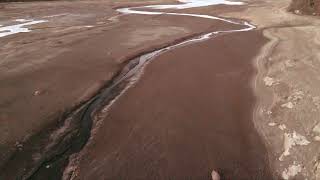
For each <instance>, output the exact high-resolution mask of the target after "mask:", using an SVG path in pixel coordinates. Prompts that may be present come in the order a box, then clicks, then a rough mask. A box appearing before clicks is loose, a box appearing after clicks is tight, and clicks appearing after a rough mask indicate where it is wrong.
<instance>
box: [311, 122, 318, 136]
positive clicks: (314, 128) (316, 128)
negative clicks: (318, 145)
mask: <svg viewBox="0 0 320 180" xmlns="http://www.w3.org/2000/svg"><path fill="white" fill-rule="evenodd" d="M312 132H314V133H316V134H318V135H320V123H318V124H317V125H315V126H314V127H313V129H312Z"/></svg>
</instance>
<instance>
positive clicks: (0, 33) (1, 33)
mask: <svg viewBox="0 0 320 180" xmlns="http://www.w3.org/2000/svg"><path fill="white" fill-rule="evenodd" d="M15 21H17V22H23V21H24V22H25V23H21V24H16V25H11V26H2V27H0V37H5V36H9V35H12V34H17V33H21V32H30V31H31V30H30V29H29V28H27V27H26V26H30V25H34V24H40V23H44V22H47V20H37V21H36V20H25V19H16V20H15ZM26 21H29V22H26Z"/></svg>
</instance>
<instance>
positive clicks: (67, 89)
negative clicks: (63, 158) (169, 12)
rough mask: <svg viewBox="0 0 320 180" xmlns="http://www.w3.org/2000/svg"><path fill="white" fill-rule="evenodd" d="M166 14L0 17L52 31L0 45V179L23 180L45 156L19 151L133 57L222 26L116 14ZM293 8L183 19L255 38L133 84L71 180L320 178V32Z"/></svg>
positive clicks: (275, 4)
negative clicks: (214, 175)
mask: <svg viewBox="0 0 320 180" xmlns="http://www.w3.org/2000/svg"><path fill="white" fill-rule="evenodd" d="M168 2H172V1H169V0H168V1H164V0H159V1H138V0H135V1H130V2H128V1H115V0H106V1H72V2H69V1H56V2H28V3H2V4H1V5H0V24H12V23H14V20H15V19H28V18H33V19H37V20H38V19H44V20H48V22H46V23H41V24H37V25H33V26H32V30H33V31H32V32H29V33H19V34H16V35H12V36H7V37H2V38H0V179H1V178H5V179H16V178H21V177H26V174H28V173H29V172H28V168H30V167H29V166H30V164H32V163H33V162H37V161H38V159H39V157H42V155H43V154H44V153H45V152H42V151H39V152H38V151H37V150H34V149H32V150H30V151H29V149H27V148H25V147H30V146H32V145H33V142H35V141H37V143H39V142H40V143H41V144H46V143H48V142H47V139H41V138H40V140H37V137H42V136H40V135H39V134H49V135H50V133H51V132H52V131H53V130H54V129H55V127H57V126H59V124H61V123H62V121H63V120H64V115H65V114H66V112H68V111H70V110H72V109H73V108H74V107H76V106H78V105H81V104H82V103H83V102H85V101H87V100H88V99H90V98H91V97H92V96H93V95H94V94H96V93H97V92H98V91H99V89H100V88H101V87H103V86H105V85H106V84H107V83H108V82H110V80H111V79H112V78H113V77H114V76H115V75H116V74H117V72H118V71H119V70H121V69H122V67H123V66H124V64H126V62H127V60H130V59H131V57H134V56H136V55H138V54H141V53H143V52H146V51H151V50H153V49H157V48H159V47H163V46H166V45H168V44H171V43H173V42H176V41H179V40H181V39H183V38H187V37H190V36H194V35H196V34H199V33H203V32H208V31H214V30H218V29H219V30H222V29H229V28H230V27H231V26H229V25H228V26H226V25H225V24H224V23H222V22H219V21H209V20H204V19H199V18H190V17H174V16H165V15H164V16H141V15H125V16H123V15H120V14H119V13H117V12H116V11H115V10H114V8H115V7H121V6H136V5H141V4H159V3H168ZM289 6H290V1H289V0H282V1H278V0H252V1H248V5H245V6H240V7H233V6H229V7H226V6H213V7H212V6H210V7H204V8H194V9H187V10H183V11H181V12H187V13H201V14H211V15H219V16H222V17H229V18H241V19H246V20H249V21H251V22H252V23H253V24H255V25H256V26H258V29H257V30H256V31H253V32H250V33H249V32H248V33H236V34H232V35H224V36H221V37H217V38H214V39H211V40H209V41H207V42H203V43H199V44H193V45H190V46H186V47H183V48H180V49H177V50H174V51H171V52H169V53H166V54H164V55H161V56H160V57H158V58H156V59H155V60H154V61H152V62H151V63H150V64H149V65H148V67H147V68H146V71H145V73H144V74H143V75H142V77H141V78H140V80H139V81H138V82H137V83H136V85H135V86H133V87H132V88H129V89H128V90H127V91H126V92H125V93H124V94H123V95H122V96H121V97H119V98H118V100H117V101H116V102H115V103H114V105H112V106H111V107H109V108H108V111H104V112H102V113H100V114H99V115H100V116H101V117H100V118H96V119H98V120H97V121H96V123H97V122H99V123H98V124H99V126H97V124H94V125H93V130H94V132H93V134H92V136H91V138H90V139H89V142H88V144H87V146H85V148H84V150H83V151H81V152H80V153H79V154H75V155H74V157H73V158H72V159H73V161H72V163H74V164H69V168H68V169H67V170H68V173H70V172H69V170H71V173H70V174H72V175H73V177H77V178H79V179H92V178H105V179H108V178H109V179H112V178H113V177H119V176H122V177H123V178H128V177H130V176H131V177H137V178H139V177H144V176H146V177H145V178H150V177H151V178H152V177H156V178H159V179H161V178H162V179H168V178H171V177H173V178H174V179H179V178H180V179H183V178H184V177H194V178H198V177H208V175H209V173H210V170H212V169H213V168H215V169H217V170H218V171H221V172H222V173H223V174H222V175H223V177H233V178H236V177H239V178H243V179H256V178H257V177H258V179H259V175H262V176H261V179H262V178H265V179H270V175H273V177H274V178H275V179H278V178H283V179H290V178H296V179H311V180H316V179H319V178H320V162H319V161H320V160H319V159H320V154H319V152H320V120H319V116H320V90H319V89H320V86H319V83H318V82H319V80H320V79H319V69H320V63H319V59H320V54H319V49H320V39H319V37H320V34H319V32H320V31H319V25H320V19H319V18H318V17H315V16H302V14H304V13H302V14H301V13H290V12H287V10H288V7H289ZM291 7H293V6H291ZM292 10H293V11H294V10H295V9H292ZM295 12H297V11H295ZM301 12H304V11H303V10H301ZM305 12H309V11H305ZM309 14H310V13H309ZM263 36H264V37H263ZM267 39H268V40H267ZM211 48H212V49H211ZM226 55H230V56H226ZM217 59H219V60H217ZM216 60H217V61H216ZM237 60H243V61H244V62H242V61H241V62H242V63H240V64H237V63H238V62H236V61H237ZM222 62H223V63H222ZM236 65H238V67H237V68H238V69H237V68H236ZM241 67H242V68H241ZM229 68H231V69H229ZM232 68H236V69H235V70H234V69H232ZM242 69H245V70H244V71H242ZM219 71H221V73H222V74H223V76H221V77H220V78H221V79H219V73H218V74H217V72H219ZM229 71H232V72H230V73H229V74H228V72H229ZM210 77H212V78H210ZM213 77H216V78H213ZM223 77H225V78H226V79H223ZM228 78H231V79H228ZM233 78H235V79H236V80H234V81H232V79H233ZM230 107H232V108H234V109H230ZM227 110H228V111H227ZM221 119H223V124H221ZM238 120H239V121H238ZM219 121H220V122H219ZM235 121H236V122H235ZM160 122H161V123H160ZM159 123H160V124H159ZM236 123H239V124H236ZM214 124H217V126H214ZM170 133H171V134H170ZM228 133H231V134H230V135H228ZM233 133H234V134H233ZM169 135H170V136H169ZM165 137H167V138H168V137H170V139H166V138H165ZM163 138H164V139H163ZM52 139H54V137H52ZM42 141H45V142H42ZM234 142H243V143H239V144H234ZM195 144H196V145H195ZM149 147H150V148H149ZM217 147H218V148H217ZM113 148H115V149H113ZM141 148H142V149H141ZM148 148H149V149H148ZM239 148H240V149H239ZM241 148H243V149H241ZM26 149H27V150H26ZM231 149H233V151H232V150H231ZM149 150H150V151H149ZM228 150H229V151H228ZM165 152H166V153H165ZM220 153H222V155H220ZM21 154H23V155H24V156H21ZM108 157H109V158H108ZM218 157H221V159H219V158H218ZM222 157H223V158H222ZM261 159H263V160H265V161H263V162H261V161H262V160H261ZM259 160H260V161H259ZM230 164H231V165H232V164H233V165H234V164H236V166H230ZM144 167H145V168H144ZM156 167H161V168H156ZM48 168H50V164H49V166H48ZM148 168H150V169H148ZM31 169H32V168H31ZM52 172H53V173H55V172H54V171H51V172H50V173H52ZM182 172H184V174H182ZM260 172H263V173H262V174H259V173H260ZM61 173H62V172H61V171H59V172H58V173H56V174H58V175H57V177H58V176H61ZM42 175H43V174H42ZM51 175H52V174H51ZM142 175H143V176H142ZM40 177H41V176H40ZM42 178H46V177H42ZM131 179H132V178H131Z"/></svg>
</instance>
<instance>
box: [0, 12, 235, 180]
mask: <svg viewBox="0 0 320 180" xmlns="http://www.w3.org/2000/svg"><path fill="white" fill-rule="evenodd" d="M133 18H135V17H133ZM123 19H124V22H123V23H120V26H122V25H123V26H126V27H125V28H124V27H121V28H120V27H118V28H119V29H117V28H115V29H114V30H108V33H97V32H95V33H92V32H91V34H90V36H88V37H87V34H88V32H83V34H82V35H84V36H85V38H84V39H82V40H81V41H80V42H78V43H73V44H72V46H71V47H72V49H70V51H67V52H65V53H62V54H59V55H58V56H57V57H54V58H52V59H51V60H52V62H51V63H50V64H49V65H48V64H47V65H46V66H44V67H43V68H41V69H39V70H33V71H31V72H28V71H26V72H23V71H20V72H19V73H18V74H15V75H14V76H13V77H3V79H1V81H2V85H3V87H7V88H4V89H3V91H2V94H3V95H5V94H10V93H14V94H20V96H21V95H22V94H28V93H29V94H28V95H26V96H27V97H28V98H19V99H18V100H19V101H20V102H19V101H18V100H17V101H16V102H14V103H11V104H12V105H15V106H17V105H19V106H18V107H22V108H14V107H12V106H4V105H3V106H0V108H3V111H2V113H4V114H5V115H6V111H9V112H10V113H8V114H9V115H8V114H7V115H6V117H5V118H6V119H4V120H5V121H2V122H1V123H2V124H3V125H4V127H12V129H22V130H25V129H27V128H28V126H32V124H34V125H37V126H39V124H41V123H42V122H43V121H50V120H51V119H57V120H56V121H54V122H51V123H48V124H47V126H45V127H42V128H41V131H40V132H37V133H34V134H33V135H32V136H31V137H29V138H28V140H26V141H24V142H20V143H19V144H18V145H17V146H19V147H18V148H17V150H16V151H15V152H13V153H8V152H6V151H7V150H6V148H3V149H1V148H0V150H1V152H4V153H2V157H1V158H4V160H3V161H2V162H1V163H0V164H1V165H0V166H1V168H0V169H1V171H0V179H2V178H3V179H11V178H12V179H14V178H22V179H28V178H31V179H45V178H46V177H51V178H53V179H59V178H61V175H62V171H63V169H64V167H65V165H66V164H67V162H68V156H69V155H70V154H72V153H74V152H77V151H79V149H81V147H82V146H83V145H84V143H85V142H86V139H87V138H88V137H89V136H90V134H88V131H90V126H91V125H90V123H91V122H90V121H91V120H90V119H86V120H82V119H83V117H82V116H83V115H81V114H82V112H83V111H82V110H83V109H86V106H87V105H86V104H87V103H85V102H87V101H88V100H89V99H90V98H92V97H94V95H95V94H96V93H97V92H99V91H100V89H101V88H102V87H104V86H105V85H106V86H107V85H108V84H109V83H110V82H111V81H112V80H109V79H111V76H112V77H115V76H116V75H117V73H116V72H119V70H121V69H122V67H123V66H124V65H125V64H126V63H127V61H128V60H130V59H132V58H134V57H136V56H138V55H140V54H144V53H146V52H149V51H151V50H153V49H159V48H161V47H166V46H169V45H172V44H175V43H177V42H181V41H183V40H185V39H188V38H191V37H194V36H196V35H197V34H202V33H203V32H204V31H213V30H214V31H216V30H228V29H229V28H231V29H237V28H240V27H239V26H238V25H228V26H227V25H226V23H225V22H222V21H214V22H213V21H208V20H203V19H197V18H194V19H190V20H189V19H188V20H183V21H181V17H167V16H157V17H150V18H149V17H144V22H147V21H148V20H149V19H152V21H156V22H157V21H161V22H162V21H166V22H167V21H168V22H169V20H170V23H174V24H176V25H179V24H181V23H183V24H184V26H187V27H189V26H190V27H192V26H191V25H193V26H194V27H192V28H191V29H192V31H191V30H190V31H186V32H185V33H180V34H179V35H176V36H175V37H173V36H174V35H175V34H172V35H171V34H170V33H169V32H170V31H169V29H168V27H166V33H169V35H170V36H169V35H168V36H164V37H162V39H161V40H157V42H156V43H153V42H152V41H150V36H148V37H145V36H143V37H141V35H139V32H143V30H144V29H147V28H146V27H144V28H143V29H139V31H138V32H137V34H138V36H137V37H135V36H133V38H132V37H131V36H130V34H133V35H135V32H130V28H128V24H129V27H130V25H134V26H136V25H137V24H138V23H139V21H137V22H138V23H135V22H136V21H135V20H132V19H131V18H130V17H129V16H126V17H123ZM128 19H129V20H128ZM179 21H180V22H181V23H179ZM209 22H210V23H209ZM140 24H141V23H140ZM149 26H153V24H149ZM162 26H164V24H163V23H162ZM141 27H143V25H141ZM100 28H102V27H100ZM120 29H121V30H120ZM135 29H136V27H135ZM176 29H178V30H180V29H181V28H180V29H179V28H176ZM203 29H205V30H203ZM102 30H104V29H102ZM155 30H156V28H155V27H154V26H153V29H152V32H153V33H154V32H156V31H155ZM160 30H161V28H160ZM92 31H98V30H92ZM128 31H129V37H131V38H132V39H130V38H128V39H126V38H125V37H127V36H128ZM183 32H184V31H183ZM159 33H160V35H161V32H158V33H156V34H159ZM48 34H49V36H50V33H48ZM119 34H122V37H123V39H124V41H125V43H126V44H125V43H124V42H122V41H120V40H119V39H118V37H120V36H119ZM21 36H23V35H22V34H21V35H20V38H23V37H21ZM30 36H31V37H32V33H30V35H29V37H30ZM78 36H80V34H78ZM113 37H114V38H113ZM151 37H152V36H151ZM11 38H12V39H11ZM62 38H63V39H64V40H67V38H66V37H65V36H61V37H59V39H62ZM144 38H147V40H148V38H149V41H148V43H144V44H143V45H140V46H138V45H139V44H140V43H141V42H143V41H145V39H144ZM15 39H19V36H18V35H17V36H15V37H8V39H7V41H8V44H9V42H10V40H11V41H12V42H15ZM70 39H72V38H70ZM70 39H69V40H70ZM106 42H114V43H107V44H106ZM139 42H140V43H139ZM4 43H5V41H4ZM97 44H98V45H99V46H98V47H97ZM123 44H125V45H123ZM31 45H32V46H33V47H35V46H39V45H37V44H30V47H32V46H31ZM118 46H120V47H118ZM128 46H129V47H128ZM132 46H133V47H134V48H133V47H132ZM59 47H60V48H62V47H63V46H62V45H60V46H59ZM69 48H70V47H69ZM105 48H107V49H109V48H110V49H111V51H112V50H113V49H117V50H113V51H114V53H113V54H112V56H113V57H108V56H106V54H107V55H108V53H106V52H105V50H104V49H105ZM24 51H25V52H29V49H26V50H24ZM15 54H16V55H19V53H18V52H17V51H15ZM29 54H31V53H29ZM32 54H33V55H37V53H35V54H34V53H32ZM89 55H90V56H89ZM26 59H28V62H32V61H30V58H26ZM55 60H56V61H55ZM114 61H115V62H114ZM115 64H116V65H115ZM18 65H19V64H18ZM83 67H86V68H85V69H83ZM79 69H80V72H79ZM92 70H94V71H92ZM84 74H85V76H83V75H84ZM52 75H54V76H52ZM79 76H81V79H79ZM106 76H107V77H106ZM101 78H102V79H101ZM75 79H76V80H75ZM21 81H22V82H24V83H22V84H21V83H19V82H21ZM92 81H93V82H97V81H98V83H90V82H92ZM52 82H57V83H56V84H55V85H53V84H52ZM70 82H72V83H70ZM43 83H45V84H47V83H48V84H50V87H51V88H50V91H43V93H41V94H40V95H39V96H33V97H32V89H33V88H34V85H37V86H42V85H41V84H43ZM12 84H15V85H16V86H14V87H10V86H12ZM17 86H21V87H20V88H18V87H17ZM86 86H89V87H90V88H89V90H85V92H84V93H79V94H77V93H75V92H76V91H78V90H81V89H82V88H83V87H86ZM75 87H77V88H75ZM79 87H81V88H79ZM59 89H60V90H61V91H58V90H59ZM81 91H82V90H81ZM65 92H70V93H65ZM55 95H59V96H57V97H55ZM30 96H31V97H30ZM8 97H9V98H8V99H9V100H8V102H10V96H8ZM71 97H76V99H77V101H78V103H76V106H74V107H72V108H68V109H67V110H66V109H64V111H63V113H62V112H61V113H62V114H61V116H60V115H58V117H56V116H53V117H50V119H49V118H39V116H41V114H47V113H46V112H47V111H49V112H55V111H54V108H53V107H54V106H55V101H56V100H58V101H60V103H59V104H60V105H64V106H65V105H67V104H68V103H67V102H69V100H68V99H69V98H71ZM37 98H38V99H40V100H41V99H42V100H41V101H39V102H38V101H34V99H37ZM94 98H95V97H94ZM94 98H93V99H94ZM3 99H7V98H3ZM24 100H27V102H28V104H31V102H32V103H33V105H32V106H24V105H21V104H24ZM62 100H63V103H61V102H62ZM21 101H22V102H21ZM79 101H80V102H79ZM38 103H39V104H40V108H38V105H39V104H38ZM9 105H10V104H9ZM67 107H70V106H67ZM21 109H23V111H21ZM18 111H20V113H19V114H17V113H15V112H18ZM74 111H79V112H80V113H79V116H80V118H78V114H77V113H76V115H75V116H76V117H75V118H72V120H71V123H70V122H68V117H70V116H69V115H71V116H74V115H73V112H74ZM24 113H25V114H24ZM10 114H11V115H12V116H11V118H9V117H10ZM86 114H91V113H86ZM1 117H4V116H0V118H1ZM55 117H56V118H55ZM10 119H13V120H14V121H12V120H11V121H9V120H10ZM20 119H23V120H25V122H26V124H24V125H23V126H21V121H19V120H20ZM39 119H40V120H41V121H39ZM31 120H32V121H36V123H30V122H31ZM51 121H53V120H51ZM66 122H67V123H66ZM15 123H17V125H15ZM68 123H69V124H68ZM18 124H19V125H18ZM65 124H67V127H66V126H65ZM83 124H84V125H83ZM34 125H33V126H34ZM79 126H80V127H79ZM8 129H9V128H8ZM37 129H38V128H37ZM61 130H62V131H61ZM9 132H10V133H12V135H13V136H15V135H17V134H18V133H15V131H9ZM56 132H58V134H57V133H56ZM79 132H80V133H79ZM11 137H12V136H11ZM12 139H15V138H12ZM52 144H54V146H52ZM4 145H5V144H4ZM48 146H50V148H49V150H48Z"/></svg>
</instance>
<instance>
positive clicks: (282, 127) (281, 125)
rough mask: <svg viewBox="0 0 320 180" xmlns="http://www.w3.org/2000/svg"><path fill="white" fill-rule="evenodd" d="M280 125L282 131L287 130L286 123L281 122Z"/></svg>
mask: <svg viewBox="0 0 320 180" xmlns="http://www.w3.org/2000/svg"><path fill="white" fill-rule="evenodd" d="M278 127H279V129H281V130H282V131H283V130H285V129H287V126H286V125H284V124H280V125H279V126H278Z"/></svg>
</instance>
